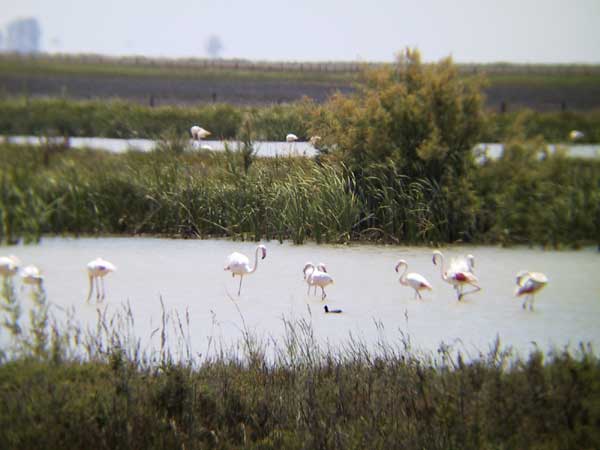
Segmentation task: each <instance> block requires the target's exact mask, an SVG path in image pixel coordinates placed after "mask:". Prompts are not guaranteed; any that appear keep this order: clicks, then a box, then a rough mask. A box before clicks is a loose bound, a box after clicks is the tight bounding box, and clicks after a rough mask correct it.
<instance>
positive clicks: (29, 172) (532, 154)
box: [0, 133, 600, 247]
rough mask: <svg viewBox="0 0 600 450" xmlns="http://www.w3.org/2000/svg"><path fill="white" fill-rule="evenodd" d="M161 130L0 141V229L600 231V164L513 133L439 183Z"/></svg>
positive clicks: (571, 237) (531, 234)
mask: <svg viewBox="0 0 600 450" xmlns="http://www.w3.org/2000/svg"><path fill="white" fill-rule="evenodd" d="M248 136H249V137H248V138H247V140H246V141H245V142H242V141H241V142H240V143H239V145H238V146H237V147H232V148H230V149H229V150H228V151H226V152H214V153H213V152H206V151H200V152H197V151H190V150H189V149H188V147H187V145H186V144H185V142H183V141H180V140H178V139H174V140H172V141H171V140H168V139H166V140H165V145H164V146H163V147H161V148H160V149H159V150H157V151H155V152H151V153H139V152H129V153H126V154H121V155H116V154H109V153H105V152H98V151H88V150H76V149H70V150H68V151H66V152H64V153H60V154H56V155H54V157H53V158H52V159H51V161H50V163H49V165H45V164H44V162H43V157H42V155H41V154H40V152H39V150H38V149H36V148H34V147H22V146H19V147H15V146H11V145H8V144H3V145H1V146H0V162H1V168H0V241H1V242H5V243H8V244H11V243H16V242H18V241H19V240H25V241H36V240H39V239H40V238H41V236H42V235H44V234H75V235H86V234H129V235H131V234H151V235H163V236H178V237H200V238H210V237H219V236H226V237H230V238H234V239H241V240H260V239H267V240H269V239H277V240H280V241H283V240H288V239H289V240H292V241H293V242H295V243H297V244H301V243H303V242H306V241H307V240H314V241H316V242H318V243H321V242H330V243H344V242H350V241H371V242H392V243H400V242H403V243H414V244H419V243H426V244H431V243H445V242H456V241H458V242H484V243H502V244H505V245H510V244H512V243H521V244H522V243H526V244H532V245H533V244H542V245H547V246H553V247H561V246H564V245H569V246H579V245H584V244H586V243H589V242H594V241H595V240H597V237H598V236H600V228H599V227H600V198H599V197H598V196H599V194H598V193H599V192H600V164H599V163H598V162H597V161H584V160H577V159H573V158H567V157H565V156H564V155H562V154H561V153H560V152H557V153H556V154H552V155H547V156H546V157H545V158H543V159H541V160H540V159H539V158H538V157H537V155H538V154H539V153H540V150H541V149H543V148H544V145H543V142H542V141H524V140H518V139H517V140H513V141H511V142H509V143H507V145H506V151H505V155H504V156H503V157H502V158H500V159H499V160H498V161H487V162H485V163H484V164H482V165H481V166H474V167H473V168H472V169H471V171H470V172H469V173H468V174H467V175H466V176H465V177H463V178H456V179H453V180H445V181H444V182H443V183H440V182H437V181H435V180H434V179H431V178H427V177H423V178H419V177H409V176H408V175H406V174H403V173H401V172H400V171H399V170H398V169H397V168H396V167H395V166H394V165H389V166H382V167H375V166H374V167H371V168H370V170H369V174H368V176H362V178H357V177H356V176H355V174H354V172H353V171H350V170H349V169H348V168H347V167H346V166H345V165H344V164H343V163H335V162H331V163H330V162H327V161H322V160H320V161H315V160H310V159H307V158H302V157H277V158H258V157H256V156H255V147H254V142H253V141H252V134H250V133H249V134H248Z"/></svg>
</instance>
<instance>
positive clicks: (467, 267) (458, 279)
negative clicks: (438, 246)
mask: <svg viewBox="0 0 600 450" xmlns="http://www.w3.org/2000/svg"><path fill="white" fill-rule="evenodd" d="M469 256H471V258H472V260H471V258H469V257H467V258H458V259H456V258H453V259H452V260H451V261H450V268H449V269H448V270H446V266H445V262H444V254H443V253H442V252H440V251H439V250H435V251H434V252H433V264H435V265H437V264H438V260H440V261H441V263H440V273H441V276H442V280H444V281H445V282H446V283H450V284H451V285H452V286H453V287H454V290H455V291H456V294H457V295H458V300H462V298H463V297H464V296H465V295H468V294H473V293H474V292H477V291H480V290H481V288H480V287H479V285H478V284H477V282H478V281H479V280H478V278H477V277H476V276H475V274H473V272H472V271H471V270H472V268H473V265H474V260H475V258H473V257H472V255H469ZM467 285H470V286H473V288H474V289H471V290H470V291H468V292H463V289H464V288H465V286H467Z"/></svg>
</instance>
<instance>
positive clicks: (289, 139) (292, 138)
mask: <svg viewBox="0 0 600 450" xmlns="http://www.w3.org/2000/svg"><path fill="white" fill-rule="evenodd" d="M285 140H286V141H287V142H289V143H290V155H292V154H293V153H294V143H295V142H296V141H297V140H298V136H296V135H295V134H293V133H289V134H288V135H287V136H286V137H285Z"/></svg>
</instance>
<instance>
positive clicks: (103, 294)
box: [100, 277, 106, 300]
mask: <svg viewBox="0 0 600 450" xmlns="http://www.w3.org/2000/svg"><path fill="white" fill-rule="evenodd" d="M100 281H101V283H102V300H104V299H105V298H106V287H104V277H102V278H100Z"/></svg>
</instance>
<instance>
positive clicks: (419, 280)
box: [395, 259, 433, 299]
mask: <svg viewBox="0 0 600 450" xmlns="http://www.w3.org/2000/svg"><path fill="white" fill-rule="evenodd" d="M402 266H404V271H403V272H402V274H401V275H400V280H399V281H400V284H402V285H403V286H409V287H411V288H413V289H414V290H415V298H417V296H418V297H419V298H420V299H423V297H421V293H420V292H419V291H422V290H428V291H430V290H432V289H433V288H432V286H431V284H430V283H429V281H427V280H426V279H425V277H424V276H423V275H421V274H419V273H414V272H411V273H406V272H408V263H407V262H406V261H405V260H404V259H401V260H400V261H398V262H397V263H396V267H395V269H396V272H398V271H399V270H400V267H402Z"/></svg>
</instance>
